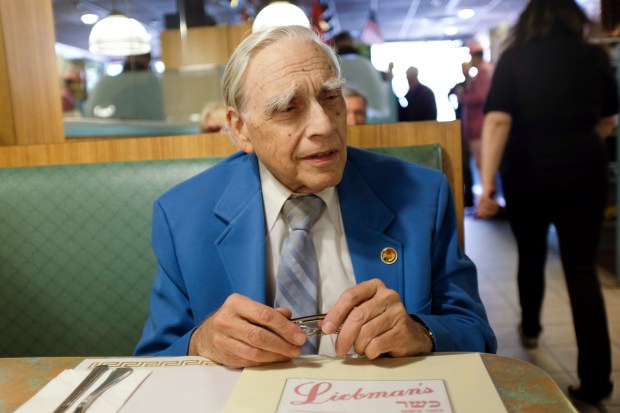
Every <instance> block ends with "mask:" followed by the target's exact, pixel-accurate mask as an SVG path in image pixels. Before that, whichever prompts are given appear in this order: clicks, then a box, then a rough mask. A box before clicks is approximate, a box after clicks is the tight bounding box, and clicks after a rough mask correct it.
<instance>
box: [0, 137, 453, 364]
mask: <svg viewBox="0 0 620 413" xmlns="http://www.w3.org/2000/svg"><path fill="white" fill-rule="evenodd" d="M374 150H377V151H380V152H383V153H388V154H392V155H396V156H400V157H404V158H406V159H408V160H410V161H414V162H416V163H419V164H423V165H427V166H430V167H433V168H436V169H441V168H442V146H441V145H439V144H433V145H420V146H410V147H391V148H375V149H374ZM220 159H221V157H203V158H200V159H173V160H148V161H137V162H99V163H90V164H80V165H51V166H23V167H4V168H2V167H0V285H1V287H0V332H1V333H0V357H22V356H89V357H92V356H113V355H130V354H131V353H132V351H133V348H134V346H135V345H136V343H137V341H138V339H139V337H140V335H141V333H142V328H143V326H144V323H145V321H146V318H147V315H148V311H149V292H150V288H151V284H152V281H153V278H154V276H155V272H156V268H157V263H156V259H155V257H154V255H153V252H152V250H151V244H150V237H151V228H150V225H151V213H152V205H153V201H154V200H155V198H156V197H157V196H158V195H159V194H161V193H162V192H164V191H165V190H167V189H168V188H170V187H172V186H173V185H175V184H177V183H178V182H181V181H183V180H185V179H186V178H189V177H190V176H193V175H195V174H197V173H199V172H201V171H203V170H205V169H206V168H209V167H211V166H213V165H214V164H215V163H217V162H218V161H219V160H220Z"/></svg>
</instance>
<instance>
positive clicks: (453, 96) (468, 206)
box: [448, 62, 476, 215]
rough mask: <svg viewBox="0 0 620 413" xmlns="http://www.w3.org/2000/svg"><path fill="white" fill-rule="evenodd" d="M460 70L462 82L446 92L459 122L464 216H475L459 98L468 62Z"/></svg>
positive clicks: (468, 153) (467, 76) (469, 152)
mask: <svg viewBox="0 0 620 413" xmlns="http://www.w3.org/2000/svg"><path fill="white" fill-rule="evenodd" d="M461 70H462V72H463V76H464V80H463V81H462V82H460V83H457V84H456V85H454V86H453V87H452V89H450V90H449V91H448V100H450V103H451V104H452V107H453V109H454V116H455V118H456V119H457V120H461V138H462V141H461V154H462V161H463V201H464V206H465V213H466V215H471V214H474V215H475V205H476V202H475V196H474V188H473V185H474V178H473V175H472V173H471V166H470V165H471V162H470V160H471V151H470V150H469V143H468V142H467V141H466V140H465V139H464V138H463V121H462V111H463V102H462V101H461V96H463V91H464V90H465V85H466V84H467V81H468V80H469V62H463V63H462V64H461Z"/></svg>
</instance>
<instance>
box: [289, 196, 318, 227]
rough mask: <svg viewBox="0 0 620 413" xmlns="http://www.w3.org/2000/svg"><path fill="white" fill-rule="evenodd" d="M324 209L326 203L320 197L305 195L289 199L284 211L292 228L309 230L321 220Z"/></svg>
mask: <svg viewBox="0 0 620 413" xmlns="http://www.w3.org/2000/svg"><path fill="white" fill-rule="evenodd" d="M323 207H325V203H324V202H323V200H322V199H321V198H320V197H318V196H316V195H303V196H298V197H291V198H289V199H287V200H286V202H285V203H284V206H283V207H282V210H283V212H284V219H285V220H286V221H288V223H289V224H290V225H291V228H293V229H301V230H308V229H309V228H310V227H312V225H314V223H315V222H316V220H317V219H319V216H320V215H321V212H323Z"/></svg>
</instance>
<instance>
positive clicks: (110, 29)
mask: <svg viewBox="0 0 620 413" xmlns="http://www.w3.org/2000/svg"><path fill="white" fill-rule="evenodd" d="M88 48H89V50H90V51H91V52H92V53H96V54H102V55H106V56H133V55H140V54H145V53H149V52H150V51H151V36H150V35H149V34H148V32H147V31H146V29H145V28H144V26H143V25H142V24H141V23H140V22H139V21H137V20H136V19H131V18H129V17H127V16H125V15H123V14H121V13H120V12H119V11H117V10H116V2H115V4H114V6H113V7H112V12H111V13H110V15H109V16H108V17H106V18H105V19H102V20H100V21H99V22H97V24H95V25H94V26H93V29H92V30H91V32H90V36H89V38H88Z"/></svg>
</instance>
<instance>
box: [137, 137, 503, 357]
mask: <svg viewBox="0 0 620 413" xmlns="http://www.w3.org/2000/svg"><path fill="white" fill-rule="evenodd" d="M337 191H338V196H339V199H340V208H341V211H342V218H343V222H344V229H345V233H346V239H347V244H348V247H349V251H350V254H351V259H352V261H353V270H354V272H355V278H356V280H357V282H362V281H365V280H370V279H373V278H380V279H381V280H382V281H383V282H384V283H385V284H386V286H387V287H389V288H391V289H394V290H395V291H397V292H398V293H399V294H400V297H401V299H402V301H403V303H404V305H405V307H406V308H407V311H408V312H409V313H410V314H416V315H417V316H419V317H420V318H421V319H422V321H424V323H426V325H427V326H428V327H429V328H430V329H431V331H432V332H433V334H434V337H435V351H477V352H489V353H493V352H495V351H496V348H497V343H496V340H495V335H494V334H493V331H492V330H491V327H490V325H489V323H488V321H487V317H486V313H485V310H484V307H483V305H482V302H481V300H480V297H479V294H478V283H477V274H476V267H475V265H474V264H473V262H472V261H471V260H470V259H469V258H468V257H467V256H466V255H465V254H464V253H463V251H462V250H461V248H460V246H459V244H458V231H457V221H456V214H455V210H454V201H453V198H452V193H451V191H450V187H449V185H448V181H447V179H446V177H445V176H444V175H443V174H442V173H441V172H439V171H436V170H433V169H430V168H425V167H422V166H418V165H415V164H412V163H409V162H404V161H401V160H399V159H396V158H394V157H391V156H386V155H378V154H375V153H371V152H368V151H364V150H361V149H356V148H352V147H349V148H348V158H347V163H346V166H345V169H344V174H343V177H342V181H341V182H340V183H339V184H338V186H337ZM265 235H266V229H265V218H264V213H263V199H262V195H261V185H260V177H259V172H258V160H257V158H256V156H255V155H254V154H251V155H248V154H246V153H243V152H238V153H235V154H233V155H231V156H230V157H228V158H226V159H224V160H222V161H221V162H219V163H218V164H217V165H215V166H213V167H212V168H210V169H207V170H206V171H204V172H202V173H200V174H198V175H196V176H194V177H192V178H190V179H188V180H187V181H185V182H182V183H181V184H179V185H177V186H176V187H174V188H172V189H171V190H169V191H168V192H166V193H165V194H163V195H162V196H161V197H159V199H157V200H156V201H155V204H154V208H153V234H152V243H153V250H154V252H155V255H156V257H157V260H158V270H157V274H156V277H155V281H154V283H153V288H152V291H151V313H150V316H149V318H148V320H147V322H146V325H145V327H144V332H143V335H142V338H141V339H140V342H139V343H138V345H137V347H136V350H135V354H136V355H187V351H188V346H189V339H190V337H191V335H192V333H193V331H194V329H195V328H196V327H197V326H199V325H200V324H201V323H202V321H203V320H204V319H205V318H206V317H208V316H209V315H210V314H212V313H213V312H214V311H215V310H217V309H218V308H219V307H220V306H221V305H222V304H223V303H224V301H225V300H226V298H227V297H228V296H229V295H231V294H232V293H239V294H242V295H245V296H247V297H250V298H252V299H253V300H256V301H258V302H261V303H266V291H265V288H266V282H265V279H266V274H265V269H266V262H265V260H266V253H265ZM385 247H392V248H394V249H396V251H397V252H398V259H397V260H396V262H395V263H393V264H385V263H384V262H383V261H382V260H381V251H382V250H383V249H384V248H385Z"/></svg>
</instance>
